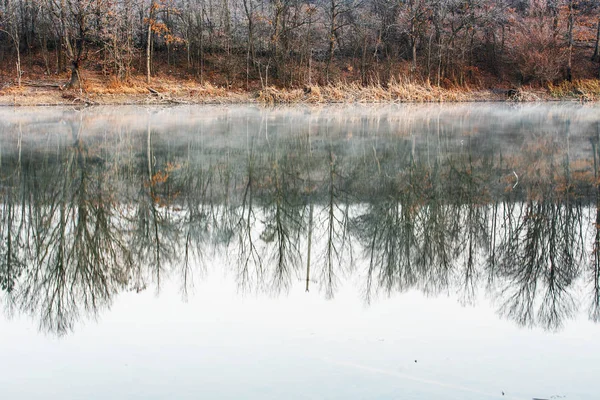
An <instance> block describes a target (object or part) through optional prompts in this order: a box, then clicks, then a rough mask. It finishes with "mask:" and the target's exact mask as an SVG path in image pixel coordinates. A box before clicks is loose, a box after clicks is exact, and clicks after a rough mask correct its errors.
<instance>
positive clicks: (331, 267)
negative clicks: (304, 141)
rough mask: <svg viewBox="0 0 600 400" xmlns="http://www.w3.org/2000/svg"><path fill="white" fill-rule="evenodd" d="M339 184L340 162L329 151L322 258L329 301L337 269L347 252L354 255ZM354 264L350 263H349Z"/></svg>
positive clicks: (347, 216)
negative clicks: (341, 202)
mask: <svg viewBox="0 0 600 400" xmlns="http://www.w3.org/2000/svg"><path fill="white" fill-rule="evenodd" d="M339 180H343V177H342V175H341V174H340V173H339V171H338V162H337V159H336V156H335V155H334V154H333V151H332V149H329V173H328V176H327V200H326V203H325V209H324V210H323V211H324V213H325V224H324V225H325V229H326V233H325V250H324V254H323V257H322V258H323V267H322V268H321V279H320V280H321V285H322V286H323V287H324V288H325V295H326V296H327V298H332V297H333V294H334V292H335V288H336V285H337V275H336V271H335V267H336V265H338V266H341V265H342V263H343V256H344V254H345V252H346V251H348V252H349V255H350V257H351V256H352V253H351V250H352V248H351V246H350V244H351V242H350V240H349V238H348V232H349V224H350V217H349V202H348V199H346V202H345V204H346V205H345V207H343V208H342V207H340V200H341V197H342V196H343V195H345V192H344V190H343V189H342V188H340V187H339V185H340V183H339V182H338V181H339ZM350 263H351V262H350Z"/></svg>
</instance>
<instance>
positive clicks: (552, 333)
mask: <svg viewBox="0 0 600 400" xmlns="http://www.w3.org/2000/svg"><path fill="white" fill-rule="evenodd" d="M599 145H600V108H599V107H598V106H595V105H578V104H543V105H507V104H460V105H404V106H331V107H319V108H304V107H295V108H276V109H263V108H259V107H250V106H243V107H242V106H228V107H225V106H210V107H198V106H193V107H187V106H185V107H175V108H144V107H99V108H92V109H74V108H16V109H13V108H5V109H0V195H1V196H2V199H1V202H0V239H1V240H0V301H1V304H2V312H1V313H0V356H1V357H2V360H3V362H2V363H1V364H0V387H1V388H2V389H1V393H2V395H1V397H2V398H6V399H40V398H61V399H107V398H111V399H198V398H207V399H239V398H249V399H305V398H306V399H440V400H441V399H457V400H470V399H473V400H474V399H532V398H542V399H559V398H564V399H597V398H600V397H598V396H600V380H599V379H598V371H599V370H600V366H599V364H600V340H598V338H600V324H598V323H597V322H598V321H599V320H600V176H599V172H600V149H599ZM503 393H504V394H503Z"/></svg>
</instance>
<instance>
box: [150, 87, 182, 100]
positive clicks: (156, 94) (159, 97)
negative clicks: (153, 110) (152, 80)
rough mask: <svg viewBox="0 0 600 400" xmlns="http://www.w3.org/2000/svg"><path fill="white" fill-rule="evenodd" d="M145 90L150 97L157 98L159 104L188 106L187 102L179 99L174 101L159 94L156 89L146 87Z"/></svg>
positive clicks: (167, 96)
mask: <svg viewBox="0 0 600 400" xmlns="http://www.w3.org/2000/svg"><path fill="white" fill-rule="evenodd" d="M146 89H148V91H149V92H150V95H151V96H153V97H155V98H158V100H160V102H162V103H169V104H188V102H187V101H185V100H180V99H176V98H173V97H171V96H169V95H167V94H164V93H161V92H159V91H158V90H156V89H153V88H151V87H147V88H146Z"/></svg>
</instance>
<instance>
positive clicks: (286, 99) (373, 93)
mask: <svg viewBox="0 0 600 400" xmlns="http://www.w3.org/2000/svg"><path fill="white" fill-rule="evenodd" d="M256 98H257V101H258V102H260V103H266V104H290V103H378V102H385V103H390V102H392V103H393V102H413V103H426V102H445V101H448V102H458V101H469V100H473V99H474V98H475V97H474V95H473V93H472V92H471V91H470V90H468V89H464V88H463V89H460V90H459V89H444V88H441V87H437V86H432V85H430V84H428V83H415V82H410V81H407V80H401V81H395V80H394V81H392V82H390V83H389V84H387V85H381V84H376V85H370V86H361V85H358V84H356V83H350V84H342V83H338V84H333V85H326V86H311V87H306V88H304V89H278V88H274V87H267V88H264V89H263V90H260V91H259V92H258V93H257V96H256Z"/></svg>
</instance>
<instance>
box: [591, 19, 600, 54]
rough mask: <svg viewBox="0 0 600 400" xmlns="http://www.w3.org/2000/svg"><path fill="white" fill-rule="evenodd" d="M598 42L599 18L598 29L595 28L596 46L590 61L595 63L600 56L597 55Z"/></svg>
mask: <svg viewBox="0 0 600 400" xmlns="http://www.w3.org/2000/svg"><path fill="white" fill-rule="evenodd" d="M598 42H600V18H598V27H597V28H596V44H595V45H594V55H593V56H592V61H596V60H598V59H599V58H600V54H598Z"/></svg>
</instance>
